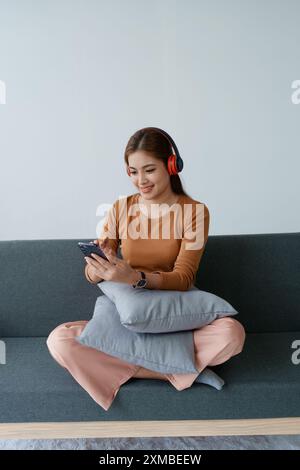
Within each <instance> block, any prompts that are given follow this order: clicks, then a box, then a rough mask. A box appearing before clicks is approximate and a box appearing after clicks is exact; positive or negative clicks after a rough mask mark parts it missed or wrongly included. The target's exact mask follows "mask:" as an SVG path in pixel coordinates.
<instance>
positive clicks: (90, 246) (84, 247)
mask: <svg viewBox="0 0 300 470" xmlns="http://www.w3.org/2000/svg"><path fill="white" fill-rule="evenodd" d="M78 247H79V248H80V249H81V251H82V253H83V254H84V256H89V257H90V258H92V256H91V254H92V253H96V255H99V256H101V257H102V258H104V259H105V260H106V261H109V260H108V259H107V257H106V256H105V254H104V252H103V251H102V250H101V248H100V247H99V246H98V245H96V243H94V242H88V243H84V242H78ZM92 259H93V258H92Z"/></svg>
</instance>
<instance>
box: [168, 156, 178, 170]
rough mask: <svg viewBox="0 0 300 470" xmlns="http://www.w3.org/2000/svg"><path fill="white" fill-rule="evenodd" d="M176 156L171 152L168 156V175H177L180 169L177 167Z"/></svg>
mask: <svg viewBox="0 0 300 470" xmlns="http://www.w3.org/2000/svg"><path fill="white" fill-rule="evenodd" d="M176 162H177V158H176V155H175V154H172V155H170V156H169V158H168V172H169V174H170V175H177V174H178V173H179V171H180V170H178V168H177V164H176Z"/></svg>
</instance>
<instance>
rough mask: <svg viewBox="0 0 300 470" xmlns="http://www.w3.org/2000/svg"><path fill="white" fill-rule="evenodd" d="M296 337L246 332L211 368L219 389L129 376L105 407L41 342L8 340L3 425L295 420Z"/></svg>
mask: <svg viewBox="0 0 300 470" xmlns="http://www.w3.org/2000/svg"><path fill="white" fill-rule="evenodd" d="M296 338H298V339H300V331H299V332H297V333H296V332H293V333H268V334H264V333H259V334H249V335H248V337H247V339H246V342H245V347H244V350H243V352H242V353H240V354H239V355H237V356H234V357H232V358H231V359H230V360H229V361H227V362H226V363H224V364H220V365H218V366H215V367H211V368H212V369H213V370H214V371H215V372H217V373H218V374H220V375H221V376H222V377H223V378H224V380H225V385H224V387H223V388H222V390H221V391H218V390H215V389H213V388H212V387H210V386H208V385H203V384H193V385H192V387H190V388H188V389H185V390H182V391H178V390H176V389H175V388H174V387H173V386H172V385H171V384H170V383H169V382H165V381H162V380H151V379H145V380H143V379H134V378H132V379H130V380H129V381H127V382H126V383H125V384H123V385H122V386H121V388H120V390H119V392H118V394H117V396H116V398H115V400H114V402H113V404H112V406H111V407H110V409H109V410H108V411H105V410H103V409H102V408H101V407H100V406H99V405H98V404H97V403H96V402H95V401H94V400H93V399H92V398H91V397H90V396H89V395H88V394H87V393H86V391H85V390H84V389H82V388H81V386H80V385H79V384H78V383H77V382H76V381H75V379H74V378H73V377H72V376H71V375H70V374H69V372H68V371H67V370H66V369H64V368H63V367H61V366H60V365H59V364H57V363H56V362H55V360H54V359H53V358H52V356H51V355H50V353H49V351H48V349H47V345H46V338H45V337H42V338H7V339H6V347H7V364H6V365H1V366H0V373H1V386H0V420H1V422H30V421H32V422H34V421H81V420H82V421H98V420H101V421H102V420H105V421H106V420H107V421H110V420H172V419H227V418H228V419H234V418H236V419H240V418H263V417H265V418H268V417H287V416H290V417H295V416H300V380H299V375H300V374H299V372H300V365H299V366H296V365H293V364H292V362H291V351H292V350H291V343H292V341H293V340H294V339H296Z"/></svg>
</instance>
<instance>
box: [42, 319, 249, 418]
mask: <svg viewBox="0 0 300 470" xmlns="http://www.w3.org/2000/svg"><path fill="white" fill-rule="evenodd" d="M87 323H88V320H79V321H73V322H67V323H62V324H61V325H58V326H57V327H56V328H54V330H52V331H51V333H50V334H49V336H48V338H47V346H48V349H49V351H50V353H51V355H52V357H53V358H54V359H55V360H56V361H57V362H58V364H60V365H61V366H62V367H64V368H65V369H67V370H68V371H69V373H70V374H71V375H72V376H73V378H74V379H75V380H76V381H77V382H78V383H79V384H80V385H81V386H82V387H83V388H84V389H85V390H86V391H87V393H88V394H89V395H90V396H91V397H92V398H93V400H95V401H96V403H98V404H99V405H100V406H101V407H102V408H103V409H104V410H105V411H107V410H108V409H109V408H110V406H111V404H112V402H113V400H114V398H115V397H116V395H117V393H118V391H119V389H120V387H121V385H122V384H123V383H125V382H127V380H129V379H130V378H131V377H132V376H133V375H135V374H136V372H137V371H138V370H139V369H140V368H141V366H139V365H134V364H130V363H128V362H126V361H123V360H121V359H119V358H117V357H113V356H110V355H109V354H106V353H104V352H102V351H99V350H97V349H95V348H91V347H89V346H85V345H82V344H80V343H79V342H78V341H76V340H75V337H76V336H79V335H80V333H81V332H82V330H83V329H84V327H85V325H86V324H87ZM245 336H246V335H245V330H244V327H243V326H242V324H241V323H240V322H238V321H237V320H235V319H234V318H232V317H224V318H219V319H217V320H214V321H213V322H212V323H210V324H209V325H206V326H204V327H202V328H199V329H195V330H193V338H194V349H195V364H196V368H197V370H198V373H186V374H163V375H165V377H166V378H167V379H168V380H169V382H170V383H171V384H172V385H173V386H174V387H175V388H176V389H177V390H179V391H180V390H184V389H185V388H188V387H190V386H191V385H192V383H193V382H194V380H195V379H196V377H197V376H198V375H199V373H200V372H201V371H202V370H203V369H204V368H205V367H206V366H214V365H217V364H221V363H223V362H225V361H227V360H228V359H229V358H230V357H232V356H235V355H236V354H239V353H240V352H241V351H242V349H243V345H244V342H245ZM138 380H140V379H138Z"/></svg>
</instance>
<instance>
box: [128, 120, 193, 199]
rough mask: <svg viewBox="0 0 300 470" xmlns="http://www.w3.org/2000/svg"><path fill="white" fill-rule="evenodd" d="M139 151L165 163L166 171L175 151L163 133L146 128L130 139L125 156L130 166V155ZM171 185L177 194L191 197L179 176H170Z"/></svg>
mask: <svg viewBox="0 0 300 470" xmlns="http://www.w3.org/2000/svg"><path fill="white" fill-rule="evenodd" d="M137 150H144V151H145V152H147V153H149V154H151V155H153V157H155V158H157V159H158V160H161V161H163V162H164V165H165V167H166V169H168V158H169V156H170V155H171V153H173V151H172V147H171V144H170V142H169V141H168V139H167V138H166V137H165V136H164V135H163V134H162V133H161V132H158V131H156V130H155V129H147V128H144V129H140V130H138V131H137V132H135V133H134V134H133V135H132V136H131V137H130V139H129V141H128V143H127V145H126V149H125V154H124V160H125V162H126V164H127V165H128V166H129V163H128V157H129V155H130V154H131V153H133V152H135V151H137ZM170 183H171V188H172V190H173V192H174V193H175V194H184V195H186V196H188V197H190V196H189V195H188V194H187V193H186V192H185V191H184V189H183V187H182V183H181V179H180V177H179V175H170Z"/></svg>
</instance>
